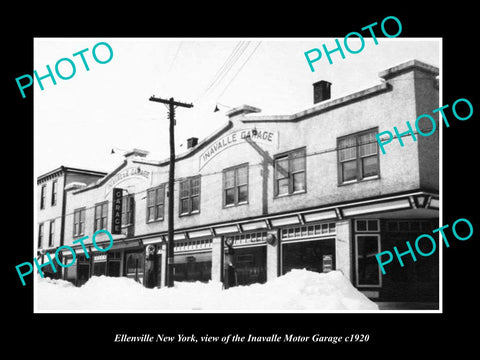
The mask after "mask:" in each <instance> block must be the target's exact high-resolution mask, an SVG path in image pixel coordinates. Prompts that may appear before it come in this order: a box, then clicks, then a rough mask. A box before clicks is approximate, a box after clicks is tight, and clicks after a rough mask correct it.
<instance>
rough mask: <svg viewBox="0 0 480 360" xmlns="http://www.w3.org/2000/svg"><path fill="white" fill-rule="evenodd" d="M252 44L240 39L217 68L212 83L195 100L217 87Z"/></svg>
mask: <svg viewBox="0 0 480 360" xmlns="http://www.w3.org/2000/svg"><path fill="white" fill-rule="evenodd" d="M249 44H250V42H249V41H246V42H245V41H239V42H238V43H237V44H236V45H235V47H234V48H233V50H232V52H231V53H230V55H229V56H228V57H227V59H225V61H224V62H223V64H222V66H221V67H220V68H219V69H218V70H217V72H216V73H215V75H214V76H213V79H212V80H211V82H210V84H209V85H208V86H207V88H206V89H205V90H204V91H203V92H202V93H201V94H200V95H199V96H198V97H197V98H196V99H195V101H198V99H199V98H201V97H202V96H204V95H205V94H206V93H207V92H209V91H210V89H212V88H213V87H215V86H216V85H217V84H218V83H219V82H220V81H221V80H223V78H224V77H225V76H226V75H227V74H228V72H229V71H230V70H231V69H232V67H233V66H234V65H235V63H236V62H237V61H238V60H239V59H240V57H241V56H242V55H243V53H244V52H245V50H246V49H247V47H248V45H249Z"/></svg>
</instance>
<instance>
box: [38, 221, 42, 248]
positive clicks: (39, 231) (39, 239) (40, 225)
mask: <svg viewBox="0 0 480 360" xmlns="http://www.w3.org/2000/svg"><path fill="white" fill-rule="evenodd" d="M42 243H43V223H41V224H39V225H38V248H39V249H40V248H41V247H42Z"/></svg>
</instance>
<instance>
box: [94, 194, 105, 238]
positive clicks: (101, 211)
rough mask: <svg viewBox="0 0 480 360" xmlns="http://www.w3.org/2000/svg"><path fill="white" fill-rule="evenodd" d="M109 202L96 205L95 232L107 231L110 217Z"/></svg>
mask: <svg viewBox="0 0 480 360" xmlns="http://www.w3.org/2000/svg"><path fill="white" fill-rule="evenodd" d="M107 206H108V201H107V202H104V203H101V204H97V205H95V226H94V229H93V231H94V232H95V231H97V230H102V229H106V227H107V215H108V207H107Z"/></svg>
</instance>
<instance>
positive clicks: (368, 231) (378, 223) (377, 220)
mask: <svg viewBox="0 0 480 360" xmlns="http://www.w3.org/2000/svg"><path fill="white" fill-rule="evenodd" d="M359 221H365V222H366V223H365V225H366V229H365V230H359V229H358V222H359ZM369 221H375V222H376V223H377V230H373V229H370V228H369V226H368V222H369ZM354 222H355V232H359V233H379V232H380V220H379V219H369V218H366V219H355V220H354Z"/></svg>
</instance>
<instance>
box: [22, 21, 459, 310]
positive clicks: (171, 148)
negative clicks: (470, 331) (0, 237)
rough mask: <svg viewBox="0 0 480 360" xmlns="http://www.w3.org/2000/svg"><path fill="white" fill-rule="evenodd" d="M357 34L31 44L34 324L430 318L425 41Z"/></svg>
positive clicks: (433, 293) (429, 95)
mask: <svg viewBox="0 0 480 360" xmlns="http://www.w3.org/2000/svg"><path fill="white" fill-rule="evenodd" d="M353 30H354V29H353ZM376 31H380V29H379V27H378V28H377V30H376ZM393 32H394V31H393ZM364 35H365V38H362V37H358V36H351V37H350V38H348V39H347V38H346V39H340V40H341V41H340V42H338V41H337V42H335V39H334V38H309V39H303V38H288V39H282V38H279V39H277V38H275V39H272V38H222V39H220V38H195V39H193V38H166V39H165V38H36V39H34V69H35V72H34V74H33V76H32V77H31V80H32V84H31V86H32V87H33V92H34V94H35V97H34V169H35V182H36V198H35V214H36V223H35V225H34V227H35V239H34V242H35V244H34V246H35V261H33V262H32V265H33V266H32V268H33V270H32V269H29V266H27V265H24V266H23V267H19V268H18V269H17V271H18V273H19V277H20V280H21V281H22V282H25V283H30V284H31V283H35V294H34V296H35V303H34V304H35V312H101V313H103V312H107V313H108V312H119V313H122V312H148V313H156V312H159V313H163V312H165V313H170V312H252V313H263V312H275V313H282V312H320V313H321V312H354V313H355V312H382V311H384V312H389V311H390V312H397V311H405V312H417V311H423V312H432V311H433V312H435V311H437V312H438V311H440V310H441V305H442V303H441V301H442V299H441V293H440V291H439V289H440V283H441V275H440V274H441V266H442V262H441V260H440V259H441V256H439V254H441V251H442V250H441V249H440V248H438V249H436V248H432V247H433V246H435V242H433V243H432V242H430V241H429V239H436V240H435V241H436V242H437V243H438V238H439V233H438V231H436V232H435V231H434V230H435V229H438V228H439V227H440V222H439V217H440V216H439V212H440V211H441V207H440V195H441V186H440V184H441V181H440V179H441V166H440V153H441V146H442V144H441V141H440V140H439V139H440V133H441V131H442V126H441V125H442V121H443V120H442V118H441V113H440V112H439V111H438V108H439V107H440V106H441V103H440V101H439V99H440V94H441V88H442V77H441V74H442V62H441V57H442V41H441V39H439V38H415V39H408V38H403V39H402V38H401V37H397V38H388V37H382V38H375V39H374V38H372V37H367V36H370V34H364ZM27 83H28V79H27V78H25V79H21V80H20V84H23V85H24V86H25V87H26V85H27ZM19 88H20V89H21V86H20V85H19ZM22 91H23V90H22ZM27 94H28V93H27ZM465 105H466V104H460V103H459V104H457V112H458V116H459V117H460V116H466V115H465V114H466V111H467V110H465V109H468V107H467V106H465ZM467 105H468V104H467ZM464 107H465V108H464ZM446 111H447V110H445V112H446ZM467 112H468V111H467ZM422 114H426V115H425V116H423V117H422V116H421V115H422ZM450 114H451V112H450V113H449V115H450ZM450 116H451V115H450ZM461 226H462V225H461V224H458V226H457V227H458V229H459V230H458V231H459V232H460V227H461ZM422 234H428V236H424V237H422V236H421V235H422ZM462 236H465V234H464V233H463V235H462ZM407 241H408V243H407ZM28 270H32V271H31V272H30V273H29V272H28Z"/></svg>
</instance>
